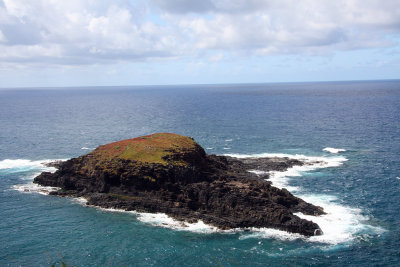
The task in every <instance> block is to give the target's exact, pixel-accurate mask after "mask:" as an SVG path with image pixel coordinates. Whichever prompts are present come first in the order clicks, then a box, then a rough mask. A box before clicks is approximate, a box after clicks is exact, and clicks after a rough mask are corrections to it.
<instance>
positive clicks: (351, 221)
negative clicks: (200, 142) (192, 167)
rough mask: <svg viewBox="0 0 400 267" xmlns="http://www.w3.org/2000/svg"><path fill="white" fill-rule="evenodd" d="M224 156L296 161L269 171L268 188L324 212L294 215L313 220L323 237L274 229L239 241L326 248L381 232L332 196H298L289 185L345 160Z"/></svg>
mask: <svg viewBox="0 0 400 267" xmlns="http://www.w3.org/2000/svg"><path fill="white" fill-rule="evenodd" d="M227 156H232V157H237V158H249V157H279V158H283V157H287V158H292V159H298V160H300V161H302V162H304V163H306V164H305V165H303V166H293V167H292V168H289V169H288V170H286V171H284V172H277V171H271V172H269V173H268V174H269V175H270V178H269V181H271V182H272V185H273V186H275V187H278V188H286V189H287V190H289V191H291V192H292V193H293V192H296V195H297V196H298V197H300V198H301V199H303V200H305V201H307V202H309V203H312V204H314V205H317V206H321V207H322V208H323V209H324V211H325V212H326V213H327V214H326V215H322V216H310V215H304V214H302V213H296V215H297V216H299V217H300V218H303V219H306V220H309V221H313V222H315V223H317V224H318V225H319V226H320V227H321V229H322V231H323V233H324V234H323V235H320V236H313V237H308V238H305V237H303V236H301V235H298V234H291V233H288V232H284V231H279V230H274V229H258V230H252V233H251V234H249V235H244V236H243V237H242V238H252V237H256V238H259V237H261V238H276V239H280V240H294V239H299V238H300V239H303V240H304V241H307V242H317V243H326V244H329V245H337V244H342V243H346V242H351V241H353V240H354V239H355V238H356V237H357V234H359V233H366V234H367V235H368V233H371V232H372V233H374V234H381V233H383V232H385V230H384V229H383V228H380V227H375V226H371V225H368V224H366V221H368V219H369V218H368V217H367V216H364V215H362V211H361V210H360V209H357V208H352V207H348V206H344V205H340V204H338V203H337V202H338V200H337V198H336V197H334V196H330V195H318V194H315V195H302V194H301V188H300V187H294V186H290V180H291V178H293V177H300V176H302V174H303V173H305V172H309V171H313V170H316V169H321V168H329V167H338V166H340V165H342V164H343V162H345V161H347V159H346V158H345V157H342V156H335V157H309V156H305V155H289V154H270V153H264V154H255V155H242V154H228V155H227ZM251 172H253V173H255V174H257V175H265V174H267V172H263V171H259V170H251Z"/></svg>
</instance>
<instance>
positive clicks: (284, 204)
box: [34, 133, 324, 236]
mask: <svg viewBox="0 0 400 267" xmlns="http://www.w3.org/2000/svg"><path fill="white" fill-rule="evenodd" d="M302 164H303V163H302V162H300V161H298V160H293V159H277V158H262V159H256V158H250V159H243V160H240V159H236V158H231V157H225V156H216V155H207V154H206V153H205V152H204V150H203V148H202V147H201V146H200V145H198V144H197V143H196V142H195V141H194V140H193V139H192V138H189V137H185V136H180V135H177V134H169V133H161V134H153V135H149V136H143V137H138V138H134V139H129V140H123V141H119V142H114V143H110V144H107V145H104V146H100V147H98V148H97V149H96V150H94V151H93V152H91V153H89V154H87V155H84V156H81V157H78V158H73V159H70V160H68V161H65V162H61V163H57V168H58V170H57V171H56V172H55V173H49V172H44V173H42V174H40V175H39V176H37V177H36V178H35V179H34V182H35V183H38V184H40V185H44V186H54V187H60V188H61V189H60V190H59V191H56V192H53V193H52V194H54V195H61V196H80V197H85V198H87V199H88V204H89V205H96V206H100V207H105V208H118V209H124V210H136V211H139V212H163V213H166V214H168V215H170V216H172V217H174V218H176V219H178V220H184V221H188V222H194V221H197V220H203V221H204V222H205V223H208V224H211V225H215V226H217V227H219V228H221V229H230V228H238V227H241V228H242V227H270V228H276V229H280V230H285V231H289V232H293V233H300V234H302V235H306V236H312V235H320V234H322V231H321V230H320V228H319V226H318V225H317V224H315V223H313V222H311V221H307V220H304V219H301V218H299V217H298V216H296V215H294V214H293V213H295V212H302V213H304V214H308V215H315V216H318V215H322V214H324V212H323V210H322V208H321V207H317V206H314V205H312V204H309V203H307V202H305V201H303V200H302V199H300V198H297V197H295V196H293V195H292V194H291V193H290V192H289V191H287V190H286V189H278V188H275V187H273V186H272V185H271V183H270V182H268V181H265V179H266V178H268V177H267V176H268V175H267V174H266V175H265V176H264V177H259V176H257V175H256V174H254V173H250V172H248V170H252V169H258V170H263V171H266V172H267V171H272V170H278V171H283V170H286V169H287V168H289V167H292V166H294V165H302Z"/></svg>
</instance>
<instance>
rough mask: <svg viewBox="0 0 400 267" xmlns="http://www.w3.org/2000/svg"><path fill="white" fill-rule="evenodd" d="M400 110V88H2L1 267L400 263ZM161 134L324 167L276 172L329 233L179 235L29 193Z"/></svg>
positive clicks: (162, 220)
mask: <svg viewBox="0 0 400 267" xmlns="http://www.w3.org/2000/svg"><path fill="white" fill-rule="evenodd" d="M399 103H400V82H399V81H381V82H335V83H299V84H294V83H291V84H263V85H223V86H222V85H221V86H213V85H207V86H165V87H162V86H160V87H114V88H113V87H104V88H73V89H67V88H64V89H60V88H56V89H18V90H0V125H1V128H0V207H1V208H0V218H2V219H1V220H0V265H2V266H4V265H5V266H7V265H11V266H14V265H24V266H29V265H30V266H34V265H44V266H48V265H49V264H51V263H54V262H62V261H63V262H66V263H67V264H68V265H73V266H87V265H92V266H94V265H106V266H107V265H110V266H115V265H124V264H126V265H145V266H151V265H156V266H159V265H164V266H172V265H174V266H175V265H183V264H185V265H197V266H208V265H211V266H221V265H222V266H243V265H256V266H257V265H259V266H261V265H268V264H269V265H277V266H279V265H290V266H294V265H297V266H308V265H313V266H314V265H315V266H318V265H336V266H343V265H352V266H360V265H362V266H373V265H388V266H390V265H396V264H398V261H399V259H400V252H399V250H398V247H399V246H400V228H399V226H400V220H399V218H398V214H399V212H400V210H399V206H400V205H399V203H400V196H399V189H400V167H399V166H400V118H399V114H400V107H399V106H400V105H399ZM154 132H175V133H179V134H183V135H189V136H192V137H194V138H195V139H196V141H198V142H199V143H200V144H201V145H202V146H203V147H204V148H206V150H207V152H208V153H216V154H227V153H229V154H235V155H236V156H246V155H251V156H263V155H264V156H265V155H268V154H266V153H269V154H271V153H272V154H274V155H277V154H278V155H280V156H282V155H285V156H291V157H297V158H299V157H303V158H304V157H306V158H308V159H316V158H319V159H324V160H326V161H327V162H328V164H327V165H325V166H318V168H317V166H314V167H313V168H311V167H310V168H308V169H307V168H303V169H302V168H298V169H296V168H294V169H291V170H289V171H288V172H286V173H285V174H282V173H275V174H273V175H272V176H273V177H272V178H273V179H272V180H273V182H274V183H275V184H276V185H277V186H285V187H288V188H289V189H291V190H292V192H293V193H294V194H296V195H298V196H300V197H302V198H304V199H306V200H307V201H310V202H312V203H315V204H317V205H321V206H323V207H324V208H325V210H326V211H327V212H328V215H329V216H326V217H323V218H318V219H317V223H318V224H320V226H321V227H322V228H323V229H324V231H325V232H326V234H325V235H324V236H323V237H320V238H319V239H318V238H309V239H304V238H301V237H298V236H295V235H291V234H287V233H284V232H280V231H276V230H270V229H261V230H253V231H249V232H247V231H230V232H218V231H215V230H214V229H210V228H209V227H207V226H206V225H202V224H201V223H199V224H197V225H189V227H182V225H180V224H179V223H176V222H174V221H171V220H170V218H168V217H165V216H163V215H151V214H135V213H121V212H115V211H114V212H112V211H104V210H101V209H96V208H91V207H85V206H84V205H82V204H83V203H82V202H84V201H83V200H79V199H78V200H74V199H64V198H58V197H52V196H47V195H45V193H46V192H44V191H43V190H42V191H40V192H41V193H43V194H37V193H36V192H37V191H38V188H34V187H32V184H31V181H32V178H33V177H34V176H35V175H37V174H38V173H40V172H41V171H44V170H48V168H47V167H45V166H43V165H42V164H41V163H42V162H43V160H44V159H67V158H71V157H75V156H79V155H82V154H85V153H87V152H89V151H91V149H93V148H95V147H97V146H98V145H100V144H104V143H109V142H111V141H116V140H120V139H126V138H132V137H135V136H140V135H144V134H150V133H154ZM50 170H51V169H50ZM299 216H304V215H301V214H300V215H299ZM182 229H183V230H182ZM188 229H189V230H188Z"/></svg>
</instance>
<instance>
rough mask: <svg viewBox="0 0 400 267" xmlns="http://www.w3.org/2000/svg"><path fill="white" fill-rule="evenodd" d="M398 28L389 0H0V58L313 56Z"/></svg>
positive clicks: (398, 11)
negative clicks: (227, 55)
mask: <svg viewBox="0 0 400 267" xmlns="http://www.w3.org/2000/svg"><path fill="white" fill-rule="evenodd" d="M399 33H400V3H399V2H398V1H377V0H364V1H362V0H337V1H320V0H304V1H295V0H280V1H278V0H276V1H272V0H203V1H189V0H151V1H145V0H137V1H135V2H132V1H129V0H115V1H107V0H69V1H57V0H35V1H30V0H0V51H1V52H0V60H1V62H8V63H12V62H16V63H20V62H24V61H26V62H29V63H45V64H48V63H52V64H60V65H76V64H78V65H79V64H103V63H104V64H106V63H115V62H121V61H138V60H140V61H142V60H149V59H151V60H153V59H160V58H176V57H179V56H189V57H193V56H196V55H207V58H208V59H209V60H210V61H219V60H224V59H226V58H227V57H221V58H220V57H219V56H213V55H219V54H221V55H222V54H225V52H226V51H229V53H230V52H232V51H234V52H235V53H237V52H239V53H246V54H248V53H250V54H254V55H270V54H308V55H309V54H318V55H320V54H331V53H334V52H335V51H338V50H357V49H363V48H376V47H388V46H396V45H398V44H394V42H393V38H391V39H389V38H387V36H399ZM215 51H216V52H215ZM210 55H211V56H210ZM230 55H232V54H230Z"/></svg>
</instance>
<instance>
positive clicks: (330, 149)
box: [322, 147, 346, 154]
mask: <svg viewBox="0 0 400 267" xmlns="http://www.w3.org/2000/svg"><path fill="white" fill-rule="evenodd" d="M322 150H323V151H326V152H329V153H332V154H338V153H340V152H346V149H343V148H333V147H325V148H324V149H322Z"/></svg>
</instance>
